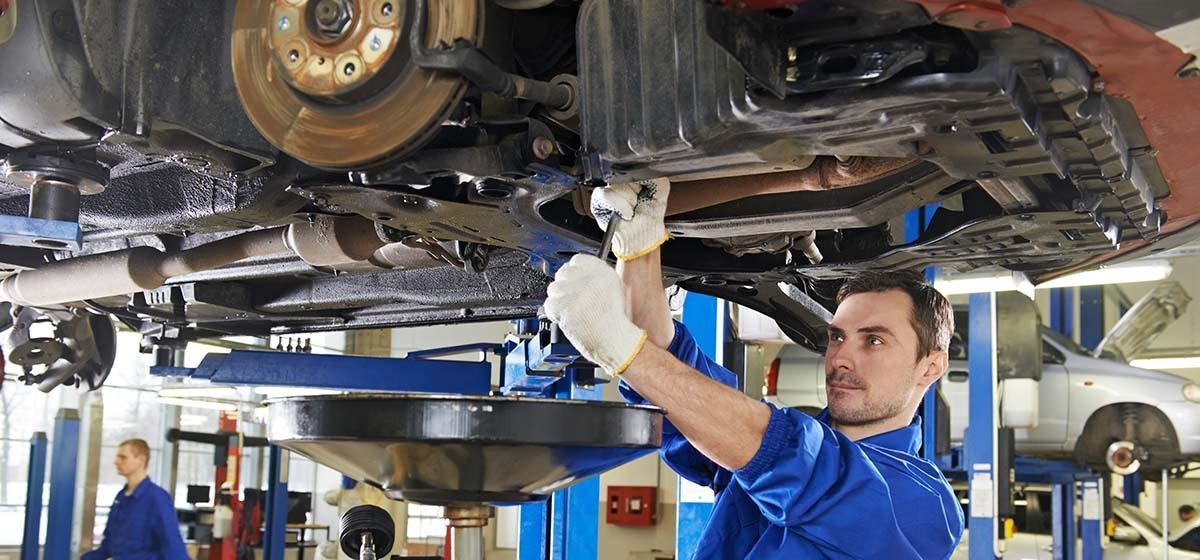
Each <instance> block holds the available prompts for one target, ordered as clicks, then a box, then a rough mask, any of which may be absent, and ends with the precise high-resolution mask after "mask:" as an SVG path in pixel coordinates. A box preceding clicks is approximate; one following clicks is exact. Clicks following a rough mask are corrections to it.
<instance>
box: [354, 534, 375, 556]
mask: <svg viewBox="0 0 1200 560" xmlns="http://www.w3.org/2000/svg"><path fill="white" fill-rule="evenodd" d="M360 538H361V539H362V541H361V542H362V544H361V545H360V546H359V547H358V560H375V537H374V536H373V535H372V534H371V532H370V531H363V532H362V535H361V536H360Z"/></svg>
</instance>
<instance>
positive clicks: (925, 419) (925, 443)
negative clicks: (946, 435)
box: [921, 381, 941, 464]
mask: <svg viewBox="0 0 1200 560" xmlns="http://www.w3.org/2000/svg"><path fill="white" fill-rule="evenodd" d="M939 386H941V381H938V382H936V383H934V384H933V385H930V386H929V390H927V391H925V397H924V398H923V399H922V400H921V429H922V430H923V432H922V433H921V457H923V458H924V459H926V460H928V461H933V462H934V463H935V464H936V463H938V456H937V401H938V398H937V391H938V387H939Z"/></svg>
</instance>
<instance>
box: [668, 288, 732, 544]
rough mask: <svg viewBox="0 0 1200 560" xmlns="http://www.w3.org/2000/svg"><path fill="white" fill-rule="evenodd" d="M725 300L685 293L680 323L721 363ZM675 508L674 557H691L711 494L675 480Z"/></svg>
mask: <svg viewBox="0 0 1200 560" xmlns="http://www.w3.org/2000/svg"><path fill="white" fill-rule="evenodd" d="M724 311H725V303H724V302H723V301H722V300H720V299H717V298H714V297H712V296H706V295H701V294H693V293H688V294H687V298H686V299H685V300H684V303H683V324H684V326H686V327H687V329H688V331H689V332H691V333H692V337H693V338H695V339H696V344H697V347H698V348H699V349H700V351H701V352H704V354H706V355H707V356H709V357H710V358H712V360H713V361H714V362H717V363H722V362H723V361H724V354H725V351H724V350H725V340H724V337H725V312H724ZM679 480H680V482H679V486H678V487H677V488H678V492H677V495H678V496H679V498H678V501H677V503H676V510H675V557H676V558H681V559H684V558H691V557H692V556H694V555H695V553H696V548H697V547H698V546H699V545H700V538H701V536H702V535H703V534H704V529H705V528H706V527H707V526H708V520H709V518H710V517H712V510H713V502H712V499H711V494H710V493H708V492H703V491H695V486H696V485H695V484H693V483H691V482H689V481H686V480H684V479H682V478H680V479H679Z"/></svg>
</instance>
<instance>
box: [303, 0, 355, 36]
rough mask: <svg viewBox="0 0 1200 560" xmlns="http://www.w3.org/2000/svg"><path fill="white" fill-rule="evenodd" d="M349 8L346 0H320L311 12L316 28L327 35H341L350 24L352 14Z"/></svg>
mask: <svg viewBox="0 0 1200 560" xmlns="http://www.w3.org/2000/svg"><path fill="white" fill-rule="evenodd" d="M351 9H352V8H351V6H350V2H349V1H348V0H320V1H319V2H317V6H316V9H315V11H314V13H313V18H314V19H316V22H317V29H319V30H321V33H323V34H325V35H326V36H327V37H331V38H336V37H339V36H341V34H342V33H343V32H345V31H346V28H347V27H349V26H350V19H351V17H352V16H353V12H352V11H351Z"/></svg>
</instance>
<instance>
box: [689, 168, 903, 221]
mask: <svg viewBox="0 0 1200 560" xmlns="http://www.w3.org/2000/svg"><path fill="white" fill-rule="evenodd" d="M919 161H920V160H916V159H903V158H888V157H854V158H849V159H847V160H846V161H839V160H838V159H837V158H834V157H821V158H817V160H816V161H815V162H814V163H813V164H812V165H810V166H808V167H806V168H804V169H801V170H799V171H784V172H780V173H764V174H760V175H748V176H739V177H724V178H720V179H702V180H698V181H685V182H677V183H676V185H677V188H674V189H671V197H670V199H668V200H667V215H668V216H673V215H676V214H683V213H686V212H691V211H692V210H699V209H701V208H708V207H710V206H716V205H718V204H724V203H726V202H732V201H734V200H741V199H743V198H749V197H752V196H757V195H764V194H779V193H789V192H796V191H825V190H831V189H841V188H845V187H853V186H858V185H863V184H866V183H869V182H871V181H874V180H876V179H879V178H880V177H883V176H885V175H890V174H892V173H895V172H897V171H901V170H903V169H905V168H908V167H911V166H913V165H916V164H917V163H919Z"/></svg>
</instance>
